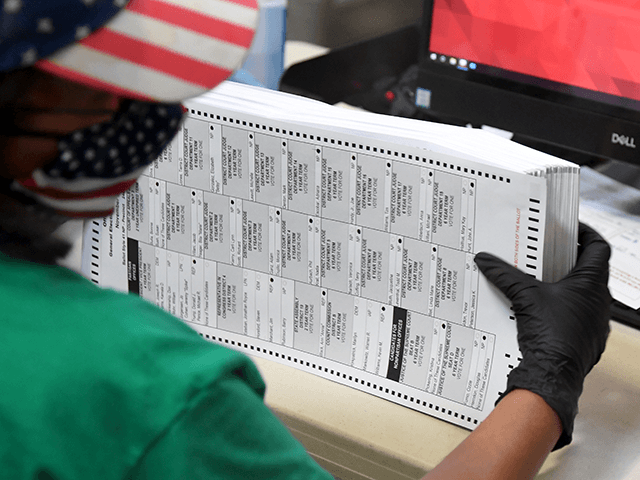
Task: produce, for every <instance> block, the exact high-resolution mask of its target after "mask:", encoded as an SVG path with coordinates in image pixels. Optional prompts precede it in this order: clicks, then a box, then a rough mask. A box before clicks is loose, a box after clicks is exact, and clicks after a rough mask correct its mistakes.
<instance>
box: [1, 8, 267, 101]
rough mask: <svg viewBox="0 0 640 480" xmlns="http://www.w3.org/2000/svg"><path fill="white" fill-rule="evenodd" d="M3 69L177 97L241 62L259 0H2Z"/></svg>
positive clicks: (198, 90) (137, 95) (131, 93)
mask: <svg viewBox="0 0 640 480" xmlns="http://www.w3.org/2000/svg"><path fill="white" fill-rule="evenodd" d="M2 9H3V10H2V12H1V14H2V15H1V18H0V46H1V47H2V48H1V50H2V55H1V57H0V69H1V70H2V71H5V72H6V71H11V70H14V69H18V68H24V67H28V66H35V67H36V68H39V69H41V70H44V71H47V72H49V73H52V74H54V75H56V76H59V77H62V78H65V79H67V80H72V81H75V82H79V83H82V84H84V85H87V86H90V87H93V88H97V89H100V90H105V91H109V92H111V93H114V94H117V95H119V96H123V97H128V98H134V99H139V100H146V101H158V102H179V101H181V100H183V99H186V98H191V97H195V96H198V95H200V94H202V93H204V92H206V91H208V90H211V89H212V88H213V87H215V86H216V85H217V84H219V83H220V82H222V81H223V80H225V79H226V78H227V77H229V76H230V75H231V74H232V73H233V71H234V70H236V69H237V68H239V67H240V66H241V64H242V62H243V60H244V58H245V56H246V54H247V52H248V50H249V47H250V46H251V42H252V39H253V36H254V32H255V29H256V28H257V23H258V18H259V15H258V6H257V4H256V0H130V1H127V0H59V1H51V0H4V1H3V4H2Z"/></svg>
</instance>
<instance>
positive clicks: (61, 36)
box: [0, 0, 610, 480]
mask: <svg viewBox="0 0 640 480" xmlns="http://www.w3.org/2000/svg"><path fill="white" fill-rule="evenodd" d="M0 4H1V7H0V8H1V9H2V10H1V11H0V72H1V73H0V109H1V110H2V115H3V123H2V130H1V131H0V159H1V160H0V305H2V310H1V313H0V338H1V339H2V347H1V348H0V371H1V372H2V373H0V382H1V383H2V385H3V390H2V395H0V426H1V427H2V431H3V435H2V437H0V472H1V473H0V476H1V477H2V478H8V479H9V478H10V479H16V480H17V479H25V480H27V479H29V480H72V479H81V478H82V479H85V478H100V479H114V480H115V479H143V478H154V479H190V480H191V479H205V478H206V479H212V478H229V479H236V478H238V479H240V478H242V479H266V478H269V479H272V478H273V479H278V478H282V479H303V478H304V479H327V480H328V479H330V478H332V477H331V476H330V475H329V474H328V473H327V472H326V471H325V470H323V469H322V468H320V467H319V466H318V464H317V463H316V462H315V461H313V459H312V458H311V457H310V456H309V455H308V454H307V453H306V452H305V450H304V448H303V447H302V446H301V445H300V444H299V443H298V442H297V441H296V440H295V439H294V438H293V437H292V436H291V435H290V433H289V432H288V431H287V430H286V428H285V427H284V426H283V425H282V424H281V423H280V422H279V421H278V420H277V419H276V418H275V416H274V415H273V414H272V413H271V412H270V411H269V410H268V408H267V407H266V406H265V405H264V403H263V395H264V391H265V385H264V382H263V380H262V379H261V377H260V375H259V373H258V371H257V369H256V367H255V366H254V365H253V363H252V362H251V361H250V360H249V359H248V358H247V357H245V356H244V355H242V354H240V353H238V352H235V351H232V350H229V349H226V348H224V347H222V346H219V345H214V344H211V343H209V342H207V341H205V340H203V339H202V338H201V337H200V336H199V335H198V334H197V333H196V332H194V331H193V330H192V329H190V328H189V327H188V326H186V325H185V324H184V323H182V322H181V321H179V320H178V319H176V318H174V317H172V316H171V315H169V314H168V313H166V312H164V311H162V310H160V309H158V308H156V307H155V306H153V305H151V304H150V303H147V302H145V301H144V300H142V299H140V298H138V297H135V296H129V295H124V294H121V293H117V292H114V291H110V290H103V289H100V288H98V287H96V286H95V285H93V284H91V283H90V282H89V281H87V280H86V279H84V278H82V277H80V276H79V275H77V274H76V273H74V272H71V271H69V270H67V269H65V268H63V267H61V266H58V265H57V262H58V261H59V260H60V259H61V258H62V257H64V255H65V254H66V252H67V251H68V248H69V245H68V244H67V242H66V241H65V240H64V238H61V237H60V236H59V234H58V231H59V227H60V226H61V225H62V224H63V223H64V222H65V221H67V220H68V219H69V218H89V217H100V216H105V215H108V214H110V213H111V212H112V210H113V206H114V203H115V198H116V197H117V196H118V195H119V194H121V193H122V192H124V191H125V190H127V189H128V188H129V187H130V186H131V185H132V184H133V183H134V182H135V181H136V179H137V178H138V176H139V175H140V174H141V173H142V172H143V171H144V170H145V168H146V167H147V166H148V165H149V164H150V163H151V162H152V161H153V160H154V159H155V158H156V157H157V155H158V154H159V153H160V152H161V151H162V150H163V148H164V147H165V146H166V145H167V143H168V142H169V141H170V140H171V138H172V137H173V136H174V135H175V133H176V132H177V130H178V129H179V127H180V122H181V118H182V115H183V108H182V107H181V105H180V101H181V100H183V99H186V98H189V97H193V96H196V95H199V94H201V93H204V92H206V91H208V90H210V89H212V88H214V87H215V86H216V85H217V84H218V83H220V82H221V81H223V80H224V79H225V78H227V77H228V76H229V75H230V74H231V73H232V72H233V71H234V70H235V69H236V68H238V67H239V66H240V65H241V63H242V61H243V58H244V56H245V54H246V52H247V50H248V48H249V46H250V45H251V40H252V37H253V34H254V31H255V27H256V23H257V19H258V11H257V5H256V3H255V0H130V1H127V0H3V1H2V2H0ZM580 242H581V253H580V256H579V259H578V263H577V266H576V267H575V269H574V271H573V272H572V273H571V274H569V275H568V276H567V277H566V278H565V279H563V280H562V281H561V282H558V283H557V284H551V285H547V284H542V283H540V282H537V281H536V280H534V279H531V278H530V277H527V276H525V275H523V274H521V273H520V272H518V271H516V270H515V269H513V268H511V267H510V266H508V265H506V264H504V262H502V261H501V260H499V259H496V258H495V257H492V256H490V255H486V254H479V255H478V257H477V258H476V262H477V264H478V266H479V268H480V269H481V271H482V272H483V273H484V274H485V275H486V276H487V278H488V279H489V280H490V281H491V282H493V283H494V284H495V285H496V286H497V288H499V289H500V290H501V291H503V292H504V294H505V295H506V296H507V297H508V298H509V299H511V300H512V301H513V303H514V310H515V313H516V317H517V322H518V330H519V341H520V347H521V350H522V352H523V358H524V359H523V361H522V362H521V364H520V365H519V366H518V367H516V369H514V371H513V373H512V374H511V375H510V377H509V383H508V385H507V389H506V390H505V393H504V394H503V396H502V397H501V399H500V402H499V403H498V406H497V407H496V409H495V410H494V412H493V413H492V414H491V415H490V416H489V418H488V419H487V420H486V421H485V422H484V423H483V424H481V425H480V427H479V428H478V429H477V430H476V431H474V432H473V433H472V434H471V435H470V436H469V437H468V439H467V440H466V441H465V442H463V443H462V444H461V445H460V446H459V447H458V448H457V449H456V450H454V452H452V453H451V454H450V456H448V457H447V458H446V459H445V460H444V461H443V462H442V463H441V464H440V465H439V466H438V467H437V468H436V469H435V470H434V471H433V472H431V473H430V474H429V475H427V477H426V478H432V479H435V478H475V477H482V478H530V477H531V476H532V475H534V474H535V472H537V470H538V468H539V466H540V464H541V463H542V461H543V460H544V458H545V457H546V455H547V454H548V452H549V451H550V450H551V449H552V448H553V447H554V446H555V447H560V446H563V445H565V444H567V443H568V442H570V440H571V433H572V429H573V419H574V417H575V415H576V413H577V399H578V397H579V395H580V393H581V391H582V382H583V380H584V376H585V375H586V374H587V373H588V372H589V370H590V369H591V368H592V367H593V365H594V364H595V363H596V362H597V361H598V359H599V357H600V355H601V353H602V351H603V349H604V345H605V341H606V338H607V335H608V331H609V328H608V306H609V302H610V297H609V293H608V290H607V277H608V258H609V247H608V245H607V244H606V242H605V241H604V240H603V239H602V238H601V237H600V236H599V235H598V234H597V233H596V232H594V231H593V230H591V229H590V228H588V227H585V226H582V227H581V234H580ZM416 441H420V440H419V439H416Z"/></svg>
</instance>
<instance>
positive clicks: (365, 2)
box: [287, 0, 422, 48]
mask: <svg viewBox="0 0 640 480" xmlns="http://www.w3.org/2000/svg"><path fill="white" fill-rule="evenodd" d="M421 14H422V0H289V1H288V7H287V39H289V40H302V41H306V42H310V43H315V44H317V45H322V46H325V47H329V48H336V47H341V46H344V45H349V44H351V43H355V42H358V41H361V40H366V39H369V38H374V37H376V36H378V35H383V34H385V33H389V32H392V31H394V30H397V29H399V28H402V27H404V26H407V25H411V24H413V23H415V22H417V21H418V20H419V19H420V17H421Z"/></svg>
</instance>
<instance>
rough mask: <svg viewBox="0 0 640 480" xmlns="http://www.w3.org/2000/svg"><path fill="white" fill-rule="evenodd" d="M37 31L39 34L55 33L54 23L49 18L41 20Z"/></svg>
mask: <svg viewBox="0 0 640 480" xmlns="http://www.w3.org/2000/svg"><path fill="white" fill-rule="evenodd" d="M36 31H37V32H38V33H53V21H52V20H51V19H50V18H48V17H45V18H39V19H38V27H37V30H36Z"/></svg>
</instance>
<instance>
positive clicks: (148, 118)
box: [5, 100, 183, 217]
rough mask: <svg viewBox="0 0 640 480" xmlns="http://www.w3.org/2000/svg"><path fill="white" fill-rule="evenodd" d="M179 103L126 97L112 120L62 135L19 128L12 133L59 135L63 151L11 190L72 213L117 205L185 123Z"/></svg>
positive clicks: (102, 211) (105, 211) (100, 212)
mask: <svg viewBox="0 0 640 480" xmlns="http://www.w3.org/2000/svg"><path fill="white" fill-rule="evenodd" d="M182 115H183V108H182V106H181V105H179V104H164V103H148V102H139V101H133V100H130V101H124V102H123V103H122V104H121V107H120V109H119V111H118V112H116V114H115V116H114V118H113V119H112V120H111V121H108V122H103V123H99V124H96V125H92V126H91V127H88V128H84V129H81V130H76V131H74V132H72V133H70V134H67V135H65V136H63V137H60V136H59V135H55V134H48V133H41V132H36V131H31V130H24V129H20V128H12V129H11V130H10V131H8V132H6V133H5V134H7V135H20V136H34V137H54V138H58V156H57V158H56V159H55V160H53V161H52V162H50V163H48V164H47V165H45V166H44V167H42V168H39V169H37V170H35V171H34V172H33V173H32V174H31V177H30V178H28V179H20V180H15V181H14V182H13V185H12V186H11V188H12V190H14V191H18V192H20V193H23V194H25V195H26V196H28V197H30V198H32V199H34V200H36V201H37V202H38V203H39V204H41V205H44V206H46V207H49V208H50V209H53V210H55V211H56V212H57V213H59V214H61V215H64V216H68V217H98V216H105V215H109V214H111V213H112V211H113V207H114V205H115V200H116V197H117V196H118V195H120V194H121V193H123V192H124V191H126V190H128V189H129V188H130V187H131V186H132V185H133V184H134V183H135V181H136V179H137V178H138V177H139V176H140V175H141V174H142V172H143V171H144V170H145V169H146V168H147V166H148V165H149V164H151V162H153V161H154V160H155V159H156V158H157V157H158V155H159V154H160V153H161V152H162V150H163V149H164V148H165V146H166V145H167V144H168V143H169V141H170V140H171V139H172V138H173V137H174V136H175V134H176V132H177V131H178V130H179V128H180V121H181V119H182Z"/></svg>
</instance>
